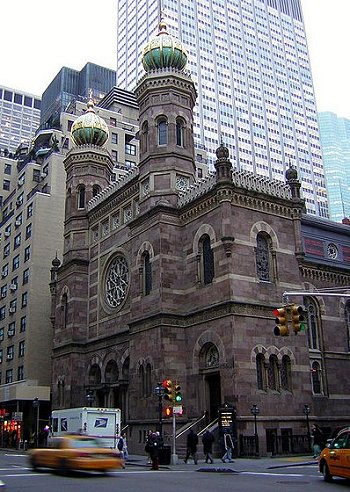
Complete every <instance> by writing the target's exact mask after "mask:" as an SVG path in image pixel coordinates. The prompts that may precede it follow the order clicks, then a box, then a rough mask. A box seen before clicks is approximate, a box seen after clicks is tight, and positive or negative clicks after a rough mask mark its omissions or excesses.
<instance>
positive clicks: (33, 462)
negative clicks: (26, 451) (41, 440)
mask: <svg viewBox="0 0 350 492" xmlns="http://www.w3.org/2000/svg"><path fill="white" fill-rule="evenodd" d="M30 464H31V467H32V470H34V471H38V465H37V463H36V461H35V459H34V458H32V459H31V460H30Z"/></svg>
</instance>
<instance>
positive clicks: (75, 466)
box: [29, 434, 124, 473]
mask: <svg viewBox="0 0 350 492" xmlns="http://www.w3.org/2000/svg"><path fill="white" fill-rule="evenodd" d="M29 462H30V464H31V466H32V468H33V470H38V469H40V468H52V469H55V470H58V471H60V472H61V473H66V472H68V471H70V470H80V471H101V472H107V471H110V470H114V469H117V468H123V467H124V461H123V460H122V459H121V457H120V453H119V452H117V451H115V450H112V449H107V448H104V447H102V445H101V443H100V441H99V440H98V439H96V438H94V437H90V436H85V435H74V434H67V435H66V436H64V437H56V438H54V439H52V441H51V443H50V447H48V448H37V449H32V450H30V451H29Z"/></svg>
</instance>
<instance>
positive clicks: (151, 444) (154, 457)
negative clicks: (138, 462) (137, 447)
mask: <svg viewBox="0 0 350 492" xmlns="http://www.w3.org/2000/svg"><path fill="white" fill-rule="evenodd" d="M160 447H161V439H160V435H159V432H152V434H150V435H149V436H148V439H147V442H146V446H145V451H146V453H149V455H150V457H151V462H152V467H151V470H159V448H160Z"/></svg>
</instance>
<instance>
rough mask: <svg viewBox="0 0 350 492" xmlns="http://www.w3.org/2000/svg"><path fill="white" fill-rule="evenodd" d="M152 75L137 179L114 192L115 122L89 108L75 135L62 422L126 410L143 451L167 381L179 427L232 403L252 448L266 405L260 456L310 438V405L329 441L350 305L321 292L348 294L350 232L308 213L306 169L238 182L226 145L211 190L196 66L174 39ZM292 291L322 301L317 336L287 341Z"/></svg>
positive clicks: (61, 329) (56, 399) (55, 312)
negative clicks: (188, 66)
mask: <svg viewBox="0 0 350 492" xmlns="http://www.w3.org/2000/svg"><path fill="white" fill-rule="evenodd" d="M143 62H144V67H145V70H146V74H145V75H144V77H143V78H142V79H141V80H140V81H139V83H138V85H137V88H136V91H135V93H136V98H137V102H138V104H139V107H140V120H139V124H140V133H139V138H140V162H139V166H138V167H137V168H135V169H133V170H131V171H130V172H129V173H128V174H127V175H126V176H125V177H124V178H123V179H120V180H118V181H117V182H116V183H113V184H112V185H111V184H110V174H111V172H112V169H113V163H112V161H111V158H110V155H109V153H108V151H107V150H105V149H104V147H103V143H104V141H105V140H106V138H107V135H106V129H105V123H104V122H103V120H102V119H101V118H99V117H98V116H97V115H95V114H94V113H93V108H92V107H90V108H89V111H87V113H86V114H87V115H88V118H89V120H87V119H86V118H87V116H82V117H81V118H78V120H76V122H75V123H74V124H73V127H72V136H73V139H74V140H75V143H76V147H75V148H73V149H71V150H70V151H69V153H68V155H67V157H66V159H65V168H66V172H67V182H66V194H67V198H66V217H65V232H64V253H63V259H62V263H61V262H60V261H58V260H57V259H55V260H54V262H53V266H52V270H51V279H52V281H51V284H50V285H51V293H52V323H53V327H54V342H53V370H52V395H53V401H52V404H53V408H54V409H56V408H64V407H73V406H82V405H85V404H86V403H87V401H86V396H87V395H88V396H89V398H90V399H91V398H93V401H94V405H96V406H119V407H120V408H121V409H122V415H123V423H124V425H128V432H129V443H130V447H131V449H132V450H133V451H141V450H143V440H144V436H145V432H146V431H147V429H148V428H150V427H154V425H156V423H157V418H158V415H157V398H156V397H155V395H154V388H155V386H156V385H157V383H158V382H159V381H162V380H163V379H165V378H170V379H173V380H178V381H179V382H180V383H181V386H182V392H183V396H184V407H185V412H184V414H183V416H182V417H180V418H179V419H178V426H179V427H181V426H182V425H185V424H186V422H189V421H195V420H196V419H199V418H200V417H201V416H203V414H204V412H206V415H207V418H208V419H210V420H211V421H214V420H215V418H216V417H217V411H218V408H219V407H220V406H221V405H222V404H224V403H226V404H228V405H229V406H234V407H235V412H236V431H237V434H238V435H252V434H253V428H254V427H253V426H254V416H253V415H252V413H251V407H252V405H253V404H256V405H258V407H259V409H260V413H259V416H258V419H257V420H258V421H257V425H258V434H259V438H260V452H261V453H262V454H264V453H266V452H270V451H271V446H272V444H271V443H272V440H271V439H272V437H271V436H279V437H282V438H283V437H287V438H288V436H291V435H292V434H306V432H307V429H306V419H305V414H304V412H303V409H304V408H305V407H304V406H305V405H308V407H309V409H310V414H309V415H308V418H309V419H311V420H312V421H316V420H317V421H318V422H319V423H320V424H321V425H322V426H324V427H327V428H329V429H330V430H331V429H333V428H334V427H336V426H337V425H342V424H344V423H346V422H347V419H348V415H349V414H348V401H349V398H350V383H349V381H348V378H346V377H345V374H346V373H348V371H349V364H350V346H349V325H350V306H349V304H348V303H347V302H346V299H347V297H346V296H344V297H342V298H339V297H330V298H329V299H328V298H324V297H320V296H317V295H316V293H317V292H318V291H319V289H321V288H329V289H332V288H337V289H338V291H337V292H339V289H343V290H344V289H345V288H346V286H349V284H350V282H349V280H350V257H349V251H350V230H349V228H348V226H345V225H340V224H332V223H330V222H328V221H320V220H319V219H318V220H315V219H313V218H310V217H308V216H306V215H304V211H305V207H304V201H303V200H302V198H300V183H299V181H298V178H297V174H296V171H295V170H294V169H290V170H289V171H288V172H287V175H286V181H287V182H286V184H285V185H283V184H281V182H279V181H270V180H268V179H266V178H263V177H259V176H256V175H253V174H250V173H247V172H238V171H235V170H233V169H232V165H231V162H230V159H229V155H228V150H227V149H226V148H225V146H224V145H223V144H221V145H220V147H219V148H218V150H217V161H216V164H215V172H213V173H211V174H210V175H209V176H207V177H206V178H205V179H203V180H200V181H198V180H197V179H196V173H195V165H194V145H193V135H192V124H193V112H192V110H193V106H194V103H195V99H196V91H195V87H194V84H193V82H192V80H191V78H190V76H189V75H188V73H187V72H186V71H185V70H184V66H185V63H186V52H185V51H184V49H183V48H182V46H181V44H180V43H179V42H178V41H176V40H174V39H173V38H171V37H170V36H169V35H168V34H167V33H166V32H165V29H164V27H163V26H162V25H161V26H160V33H159V35H158V36H157V37H156V38H155V39H154V40H153V41H152V42H151V43H150V44H149V45H148V46H147V47H146V48H145V53H144V58H143ZM285 291H308V292H310V295H309V296H304V297H302V296H295V297H293V296H291V298H290V299H289V301H290V302H296V303H300V304H304V305H305V306H306V308H307V316H308V323H307V329H306V331H305V332H300V333H299V334H298V336H294V334H293V333H292V334H293V336H289V337H276V336H274V334H273V324H274V316H273V314H272V310H273V309H274V308H275V307H276V306H279V305H281V304H282V295H283V293H284V292H285ZM344 292H345V290H344ZM170 432H171V424H170V423H169V424H167V423H165V424H164V433H165V435H168V434H169V433H170ZM272 451H273V450H272Z"/></svg>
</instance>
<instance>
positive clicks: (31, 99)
mask: <svg viewBox="0 0 350 492" xmlns="http://www.w3.org/2000/svg"><path fill="white" fill-rule="evenodd" d="M40 108H41V99H40V97H38V96H34V95H33V94H29V93H27V92H23V91H18V90H16V89H10V88H9V87H4V86H0V152H2V153H3V154H5V155H9V154H14V153H15V151H16V149H17V147H18V146H19V145H20V144H21V143H26V144H29V142H30V141H31V139H32V138H33V136H34V134H35V131H36V129H37V128H38V126H39V123H40Z"/></svg>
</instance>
